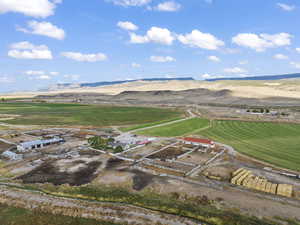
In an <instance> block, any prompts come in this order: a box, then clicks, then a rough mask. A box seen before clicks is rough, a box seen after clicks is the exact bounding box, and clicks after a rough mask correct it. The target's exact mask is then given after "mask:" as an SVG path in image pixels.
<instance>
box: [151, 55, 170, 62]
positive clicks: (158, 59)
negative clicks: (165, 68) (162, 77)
mask: <svg viewBox="0 0 300 225" xmlns="http://www.w3.org/2000/svg"><path fill="white" fill-rule="evenodd" d="M150 60H151V61H152V62H160V63H165V62H175V61H176V59H174V58H173V57H171V56H151V57H150Z"/></svg>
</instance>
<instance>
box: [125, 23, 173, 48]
mask: <svg viewBox="0 0 300 225" xmlns="http://www.w3.org/2000/svg"><path fill="white" fill-rule="evenodd" d="M174 40H175V37H174V36H173V35H172V33H171V32H170V31H169V30H168V29H166V28H160V27H151V29H150V30H148V31H147V33H146V35H144V36H141V35H137V34H135V33H131V34H130V42H131V43H135V44H142V43H148V42H154V43H158V44H164V45H171V44H172V43H173V41H174Z"/></svg>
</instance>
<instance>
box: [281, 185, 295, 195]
mask: <svg viewBox="0 0 300 225" xmlns="http://www.w3.org/2000/svg"><path fill="white" fill-rule="evenodd" d="M277 194H278V195H282V196H285V197H292V195H293V186H292V185H289V184H278V187H277Z"/></svg>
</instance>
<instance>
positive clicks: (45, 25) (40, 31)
mask: <svg viewBox="0 0 300 225" xmlns="http://www.w3.org/2000/svg"><path fill="white" fill-rule="evenodd" d="M27 26H28V28H17V30H18V31H22V32H24V33H30V34H37V35H43V36H48V37H51V38H55V39H58V40H63V39H64V38H65V36H66V35H65V31H64V30H63V29H61V28H58V27H57V26H55V25H53V24H52V23H49V22H37V21H29V22H28V23H27Z"/></svg>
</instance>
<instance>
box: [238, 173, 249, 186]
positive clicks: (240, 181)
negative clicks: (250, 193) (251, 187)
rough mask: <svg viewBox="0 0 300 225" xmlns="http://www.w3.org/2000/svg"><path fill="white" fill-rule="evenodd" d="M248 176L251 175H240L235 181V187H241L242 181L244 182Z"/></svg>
mask: <svg viewBox="0 0 300 225" xmlns="http://www.w3.org/2000/svg"><path fill="white" fill-rule="evenodd" d="M249 175H251V171H247V172H246V173H245V174H244V175H242V176H241V177H240V178H239V179H238V180H237V181H236V184H237V185H242V183H243V181H244V180H245V179H246V178H247V177H248V176H249Z"/></svg>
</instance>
